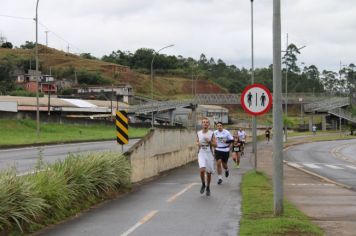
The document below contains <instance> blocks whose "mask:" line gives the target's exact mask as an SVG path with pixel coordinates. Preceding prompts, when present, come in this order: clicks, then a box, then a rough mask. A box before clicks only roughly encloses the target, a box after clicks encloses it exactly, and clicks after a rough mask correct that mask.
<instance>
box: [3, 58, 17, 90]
mask: <svg viewBox="0 0 356 236" xmlns="http://www.w3.org/2000/svg"><path fill="white" fill-rule="evenodd" d="M12 69H13V65H12V63H11V61H10V60H9V58H8V57H5V58H4V59H2V60H1V61H0V94H7V93H8V92H9V91H11V90H13V89H14V88H15V81H14V79H13V78H12V76H11V72H12Z"/></svg>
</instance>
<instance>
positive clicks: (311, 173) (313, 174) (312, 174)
mask: <svg viewBox="0 0 356 236" xmlns="http://www.w3.org/2000/svg"><path fill="white" fill-rule="evenodd" d="M283 163H284V164H285V165H287V166H289V167H292V168H294V169H296V170H299V171H302V172H304V173H306V174H309V175H311V176H314V177H317V178H319V179H322V180H324V181H326V182H329V183H331V184H335V185H337V186H339V187H342V188H346V189H348V190H352V187H351V186H349V185H346V184H342V183H339V182H336V181H334V180H331V179H329V178H327V177H324V176H321V175H319V174H317V173H314V172H312V171H309V170H305V169H303V168H299V167H296V166H294V165H291V164H290V163H289V162H288V161H285V160H283Z"/></svg>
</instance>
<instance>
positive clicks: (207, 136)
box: [198, 130, 214, 151]
mask: <svg viewBox="0 0 356 236" xmlns="http://www.w3.org/2000/svg"><path fill="white" fill-rule="evenodd" d="M213 134H214V132H213V131H211V130H208V131H207V132H206V133H204V132H203V130H200V131H199V132H198V140H199V144H200V146H201V148H200V149H203V150H206V151H210V145H209V143H208V142H211V138H212V137H213Z"/></svg>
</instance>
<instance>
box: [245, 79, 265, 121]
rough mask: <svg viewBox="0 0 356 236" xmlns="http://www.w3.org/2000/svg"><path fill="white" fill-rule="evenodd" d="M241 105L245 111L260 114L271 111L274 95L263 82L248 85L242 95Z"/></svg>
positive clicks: (255, 114)
mask: <svg viewBox="0 0 356 236" xmlns="http://www.w3.org/2000/svg"><path fill="white" fill-rule="evenodd" d="M240 102H241V106H242V108H243V109H244V110H245V112H247V113H249V114H251V115H254V116H258V115H262V114H264V113H266V112H268V111H269V109H271V107H272V95H271V92H270V91H269V89H268V88H267V87H265V86H264V85H262V84H252V85H250V86H247V87H246V88H245V89H244V91H243V92H242V95H241V99H240Z"/></svg>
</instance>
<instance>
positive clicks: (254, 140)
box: [251, 0, 257, 170]
mask: <svg viewBox="0 0 356 236" xmlns="http://www.w3.org/2000/svg"><path fill="white" fill-rule="evenodd" d="M253 49H254V48H253V0H251V84H254V83H255V74H254V72H255V65H254V50H253ZM252 152H253V153H254V165H255V170H256V169H257V120H256V116H252Z"/></svg>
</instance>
